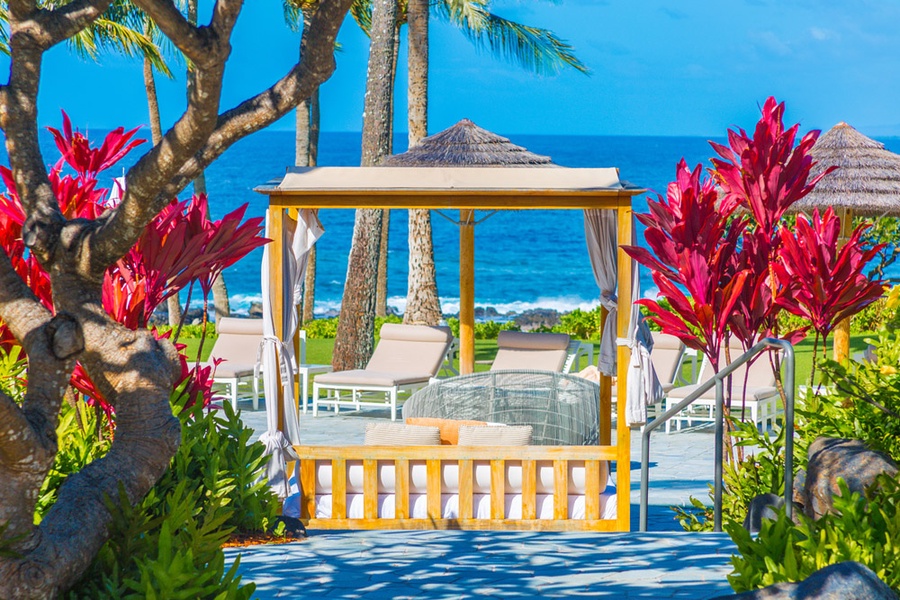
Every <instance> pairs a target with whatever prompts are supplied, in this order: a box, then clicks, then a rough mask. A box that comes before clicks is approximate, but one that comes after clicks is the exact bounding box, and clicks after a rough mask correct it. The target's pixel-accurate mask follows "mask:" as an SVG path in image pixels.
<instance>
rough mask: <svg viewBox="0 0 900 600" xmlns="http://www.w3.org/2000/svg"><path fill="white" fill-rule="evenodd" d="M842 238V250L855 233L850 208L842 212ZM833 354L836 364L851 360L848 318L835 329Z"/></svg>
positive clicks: (839, 244)
mask: <svg viewBox="0 0 900 600" xmlns="http://www.w3.org/2000/svg"><path fill="white" fill-rule="evenodd" d="M839 214H840V218H841V237H840V238H839V241H838V248H839V249H840V248H842V247H843V246H844V244H846V243H847V240H849V239H850V235H851V234H852V233H853V211H852V210H850V209H849V208H845V209H842V210H841V211H840V213H839ZM833 352H834V360H835V362H839V363H841V364H845V363H846V362H847V360H848V359H849V358H850V318H849V317H848V318H846V319H844V320H842V321H841V322H840V323H838V324H837V327H835V328H834V341H833Z"/></svg>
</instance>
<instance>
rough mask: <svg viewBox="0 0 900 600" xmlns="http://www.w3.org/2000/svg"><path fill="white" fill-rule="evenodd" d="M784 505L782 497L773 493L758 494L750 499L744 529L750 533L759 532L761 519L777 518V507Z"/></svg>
mask: <svg viewBox="0 0 900 600" xmlns="http://www.w3.org/2000/svg"><path fill="white" fill-rule="evenodd" d="M783 506H784V498H782V497H781V496H776V495H775V494H760V495H759V496H757V497H756V498H754V499H753V500H751V501H750V506H749V508H748V509H747V518H746V519H744V529H746V530H747V531H749V532H750V533H759V530H760V528H761V526H762V520H763V519H772V520H773V521H774V520H775V519H777V518H778V509H780V508H782V507H783Z"/></svg>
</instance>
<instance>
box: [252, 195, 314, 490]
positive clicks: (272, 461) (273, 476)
mask: <svg viewBox="0 0 900 600" xmlns="http://www.w3.org/2000/svg"><path fill="white" fill-rule="evenodd" d="M275 210H280V209H275ZM269 227H270V223H269V213H268V211H267V212H266V235H267V236H268V237H270V238H271V237H272V236H271V234H270V230H269ZM323 233H324V229H323V228H322V225H321V223H319V219H318V217H317V216H316V213H315V211H313V210H311V209H302V210H300V211H299V212H298V215H297V218H296V219H294V218H292V217H291V216H290V215H287V214H286V215H284V227H283V228H282V239H281V248H282V257H281V263H282V273H281V278H280V279H281V282H282V285H281V286H280V292H281V294H282V306H283V307H284V309H283V315H282V317H283V318H282V331H283V332H284V334H283V337H282V338H280V339H279V338H278V337H277V336H276V335H275V317H274V314H273V305H274V302H273V299H272V298H271V297H270V295H269V294H270V287H269V283H270V281H269V277H270V274H269V261H270V259H271V257H270V252H271V251H272V249H273V246H272V244H267V245H266V246H265V247H264V249H263V260H262V271H261V280H262V310H263V334H264V340H263V345H262V347H261V349H260V353H261V357H260V358H261V360H260V361H258V362H259V363H260V364H261V365H262V371H263V387H264V390H265V397H266V425H267V428H266V432H265V433H264V434H262V436H260V441H261V442H262V443H263V444H265V446H266V454H267V455H269V463H268V466H267V475H268V477H269V485H270V486H271V487H272V488H273V489H274V491H275V492H276V493H277V494H278V496H279V497H280V498H285V497H287V496H288V494H289V488H288V476H287V473H286V470H287V462H289V461H293V460H296V459H297V455H296V454H295V453H294V450H293V445H294V444H299V443H300V420H299V417H298V415H297V403H296V400H295V399H294V370H293V366H294V365H296V359H295V357H294V334H295V333H296V332H297V329H298V328H299V317H298V314H297V306H298V305H299V304H300V302H301V300H302V288H303V278H304V277H305V275H306V265H307V263H308V260H309V252H310V250H312V247H313V246H314V245H315V243H316V241H317V240H318V239H319V238H320V237H321V236H322V234H323ZM279 375H280V376H281V386H282V389H283V392H284V393H283V399H284V403H283V414H284V421H283V424H284V431H281V430H279V429H278V406H277V405H276V402H274V400H275V399H277V398H278V389H277V386H278V377H279Z"/></svg>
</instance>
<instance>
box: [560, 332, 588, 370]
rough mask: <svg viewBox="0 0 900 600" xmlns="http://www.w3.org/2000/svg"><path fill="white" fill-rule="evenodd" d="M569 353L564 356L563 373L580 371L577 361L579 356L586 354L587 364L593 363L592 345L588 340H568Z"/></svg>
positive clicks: (579, 358) (578, 361)
mask: <svg viewBox="0 0 900 600" xmlns="http://www.w3.org/2000/svg"><path fill="white" fill-rule="evenodd" d="M568 352H569V354H568V355H567V356H566V362H565V364H563V368H562V372H563V373H572V372H574V371H580V370H581V369H580V368H579V366H580V365H579V363H580V362H581V357H582V356H586V357H587V359H588V360H587V362H588V364H589V365H591V364H593V363H594V345H593V344H592V343H590V342H582V341H580V340H575V339H573V340H571V341H569V350H568Z"/></svg>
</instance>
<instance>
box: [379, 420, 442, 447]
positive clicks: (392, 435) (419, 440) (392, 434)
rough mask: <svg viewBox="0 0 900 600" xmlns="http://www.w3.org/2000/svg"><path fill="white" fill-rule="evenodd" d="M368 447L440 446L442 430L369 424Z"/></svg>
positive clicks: (400, 424) (400, 425) (392, 424)
mask: <svg viewBox="0 0 900 600" xmlns="http://www.w3.org/2000/svg"><path fill="white" fill-rule="evenodd" d="M364 443H365V445H366V446H440V445H441V430H440V429H438V428H437V427H420V426H418V425H404V424H403V423H368V424H367V425H366V438H365V442H364Z"/></svg>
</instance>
